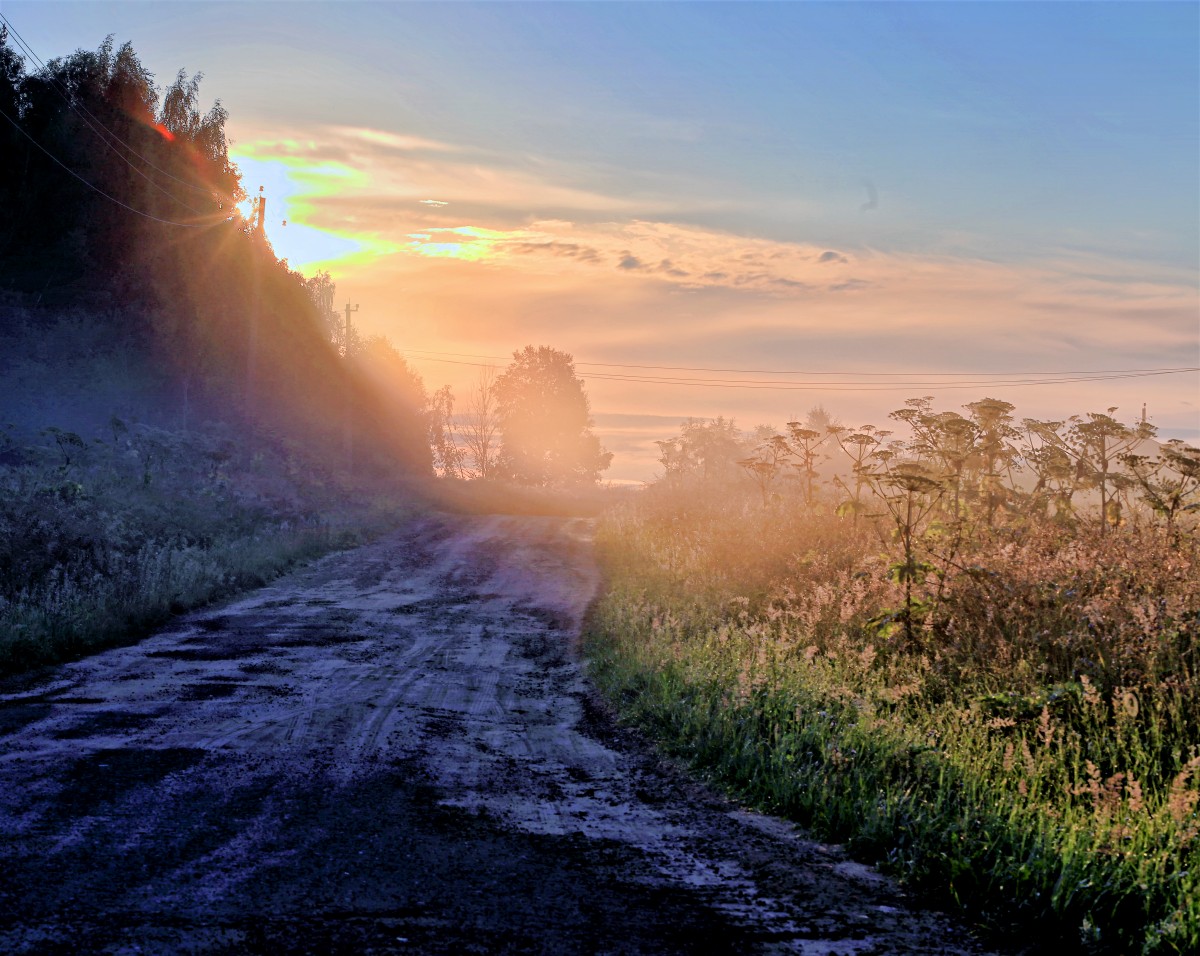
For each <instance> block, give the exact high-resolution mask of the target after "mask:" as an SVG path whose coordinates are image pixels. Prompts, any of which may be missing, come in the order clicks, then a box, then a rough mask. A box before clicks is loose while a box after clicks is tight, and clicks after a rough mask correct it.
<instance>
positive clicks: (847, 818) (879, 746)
mask: <svg viewBox="0 0 1200 956" xmlns="http://www.w3.org/2000/svg"><path fill="white" fill-rule="evenodd" d="M1143 517H1145V520H1137V516H1136V515H1134V514H1133V512H1132V511H1127V513H1126V518H1125V521H1124V524H1122V525H1121V526H1119V527H1113V526H1104V525H1101V524H1099V523H1094V524H1092V525H1088V524H1086V523H1084V522H1078V523H1075V525H1074V526H1073V527H1068V526H1066V525H1063V524H1055V523H1053V522H1041V523H1030V522H1024V521H1012V522H1010V523H1008V524H1004V523H999V522H998V523H997V526H996V527H991V526H989V524H988V523H986V522H982V521H980V522H975V523H973V524H972V523H971V522H969V521H956V522H942V523H939V522H937V521H933V522H931V523H929V524H928V525H927V526H925V527H923V528H922V529H921V533H920V536H919V542H918V544H919V552H920V554H919V557H920V562H919V567H920V573H919V574H917V573H913V572H912V571H911V568H912V567H916V566H917V565H918V563H917V562H916V561H915V559H914V560H912V561H909V562H907V563H906V562H905V560H903V558H904V555H903V553H902V549H901V548H900V545H899V544H898V542H897V541H896V540H895V539H894V536H893V535H892V534H890V528H889V526H888V525H887V524H885V523H884V522H880V521H872V520H868V519H862V520H858V521H857V522H856V521H855V520H854V519H853V518H852V517H849V516H848V517H845V518H839V517H836V516H835V515H833V514H830V513H822V512H821V509H820V508H815V509H814V508H808V509H805V508H803V507H801V506H800V505H799V504H798V503H797V502H796V501H791V502H789V501H787V500H783V499H776V500H774V501H771V502H768V503H767V504H766V505H765V506H764V505H763V504H762V503H761V496H759V495H757V494H755V493H754V491H753V489H748V490H746V491H744V492H743V493H740V494H739V493H735V492H733V491H731V490H730V489H729V488H725V489H722V490H721V491H720V493H719V494H710V495H705V494H704V493H703V492H702V491H701V490H699V489H698V488H696V487H692V488H690V489H687V491H686V493H679V492H678V491H676V490H673V489H672V488H671V487H670V485H669V484H667V483H663V484H661V485H659V486H656V487H652V488H650V489H649V490H648V492H647V493H646V494H645V495H643V496H642V497H641V498H640V499H639V500H638V501H636V502H634V503H631V504H629V505H626V506H625V507H623V508H622V509H619V510H617V511H614V512H612V513H610V514H609V515H607V516H606V517H604V518H602V519H601V523H600V526H599V532H598V541H599V546H600V548H601V554H602V557H603V561H604V565H605V568H606V572H607V581H608V587H607V591H606V593H605V594H604V595H603V596H602V598H601V600H600V601H599V602H598V603H597V605H596V606H595V608H594V609H593V613H592V616H591V620H590V624H589V629H588V637H587V639H588V647H589V652H590V656H591V659H592V667H593V672H594V675H595V676H596V678H597V679H598V681H599V682H600V684H601V686H602V687H603V688H605V689H606V690H607V691H608V692H609V693H610V694H611V695H612V696H613V698H614V699H615V701H616V702H617V704H618V707H619V708H620V709H621V710H622V711H623V713H624V714H625V715H626V716H627V717H629V718H630V719H633V720H636V721H639V722H641V723H643V724H644V725H645V726H647V727H649V728H651V729H652V730H653V731H654V733H655V734H657V735H658V737H659V739H660V740H661V741H662V742H663V744H664V745H665V746H666V747H667V748H669V749H670V750H671V751H673V752H674V753H676V754H678V755H681V756H683V757H685V758H687V759H688V760H690V761H692V762H693V763H694V764H695V765H696V766H697V767H700V768H702V769H703V770H705V771H706V772H708V773H710V774H711V775H712V776H713V777H714V778H715V779H717V780H719V781H721V782H723V783H724V784H726V785H727V786H729V787H730V788H732V789H733V790H734V791H735V792H736V793H737V794H739V795H740V796H741V797H742V798H743V799H745V800H748V801H750V802H753V803H755V804H756V805H758V806H761V807H763V808H766V809H769V810H772V811H775V812H779V813H784V814H787V815H789V816H792V817H794V818H796V819H797V820H800V821H801V822H803V823H805V824H806V825H808V826H810V827H812V828H813V829H814V830H816V831H817V832H819V833H821V834H823V835H825V836H826V837H829V838H833V839H839V840H844V841H846V842H847V843H848V844H849V846H850V847H851V848H852V849H853V850H854V851H855V852H857V853H858V854H859V855H861V856H862V857H864V858H866V859H869V860H872V861H875V862H878V863H880V864H881V865H882V866H883V867H884V868H885V869H887V870H889V871H890V872H892V873H894V874H896V875H897V876H899V877H900V878H901V879H902V880H904V881H905V882H906V883H907V884H909V885H911V886H913V887H916V888H919V889H920V890H922V891H923V892H924V893H926V894H928V895H930V896H932V897H934V898H937V899H941V900H942V901H944V902H949V903H952V904H958V905H960V906H962V907H964V908H965V909H966V910H967V911H968V912H969V913H971V914H973V915H974V917H975V918H976V919H977V920H978V922H979V923H980V924H981V925H983V926H985V927H987V928H988V929H990V930H992V931H995V932H999V933H1006V934H1017V935H1022V934H1024V935H1026V936H1028V935H1030V934H1031V933H1032V930H1033V928H1034V927H1036V933H1037V938H1039V939H1043V940H1047V941H1052V942H1055V943H1056V944H1059V945H1062V944H1069V945H1071V946H1080V947H1082V948H1084V949H1086V950H1094V951H1098V952H1197V951H1200V839H1197V837H1198V836H1200V815H1198V812H1197V808H1198V803H1200V690H1198V688H1197V683H1196V676H1197V666H1198V663H1200V661H1198V660H1197V656H1196V654H1197V652H1196V636H1197V631H1198V630H1200V562H1198V560H1197V559H1198V557H1200V555H1198V553H1197V551H1198V549H1197V543H1196V539H1195V536H1194V535H1189V534H1184V535H1180V534H1178V533H1176V531H1177V529H1170V530H1169V529H1167V528H1165V527H1164V526H1162V524H1161V522H1160V523H1158V524H1155V523H1154V522H1153V521H1151V520H1149V518H1148V517H1146V516H1143ZM905 625H911V626H905Z"/></svg>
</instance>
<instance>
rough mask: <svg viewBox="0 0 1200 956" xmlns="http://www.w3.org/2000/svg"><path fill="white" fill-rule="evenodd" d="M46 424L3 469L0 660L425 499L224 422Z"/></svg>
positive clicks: (361, 535) (94, 638)
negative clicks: (326, 465)
mask: <svg viewBox="0 0 1200 956" xmlns="http://www.w3.org/2000/svg"><path fill="white" fill-rule="evenodd" d="M64 435H66V436H68V437H66V438H64ZM41 437H42V439H43V443H42V444H33V445H27V446H24V447H22V448H19V449H18V448H16V447H15V446H13V445H12V444H11V443H10V446H9V449H8V451H9V457H10V458H14V459H16V460H17V463H16V464H10V465H9V466H7V467H4V468H2V469H0V492H2V496H0V674H3V673H13V672H17V671H21V670H25V669H28V668H31V667H35V666H40V665H46V664H53V663H57V662H60V661H64V660H68V659H73V658H77V657H79V656H81V655H84V654H87V653H90V652H92V651H95V650H98V649H100V648H103V647H107V646H112V645H115V644H122V643H129V642H131V641H134V640H137V639H138V638H139V637H141V636H143V635H144V634H146V633H147V632H148V631H149V630H151V629H152V628H154V627H155V626H158V625H160V624H162V623H163V622H164V621H166V620H168V619H169V618H170V617H171V616H172V615H174V614H177V613H180V612H182V611H186V610H189V609H192V608H196V607H199V606H202V605H204V604H207V603H210V602H212V601H214V600H218V599H221V598H225V597H228V596H230V595H232V594H236V593H238V592H240V591H244V590H248V589H251V588H255V587H259V586H261V585H263V584H265V583H267V582H268V581H270V580H271V579H272V578H274V577H276V576H278V575H279V574H282V573H284V572H285V571H287V570H288V569H289V568H291V567H294V566H295V565H296V564H297V563H299V562H303V561H307V560H310V559H312V558H314V557H317V556H319V555H322V554H325V553H328V552H330V551H333V550H337V549H340V548H346V547H351V546H353V545H355V544H359V543H362V542H363V541H365V540H368V539H369V538H370V537H372V536H374V535H376V534H378V533H380V532H381V531H384V530H387V529H388V528H390V527H394V526H396V524H397V523H398V521H399V520H400V519H401V518H402V517H403V516H404V515H406V514H410V513H412V512H413V511H414V510H416V509H417V508H419V507H421V505H420V503H419V502H418V501H416V500H415V499H413V498H411V497H408V496H406V495H405V494H404V493H403V492H402V490H401V488H400V487H399V486H397V487H396V488H394V489H392V490H390V491H389V492H387V493H385V494H382V495H381V493H380V491H379V490H378V489H374V488H370V487H356V486H354V485H353V484H352V483H351V482H349V481H348V480H347V479H346V478H345V476H341V477H339V476H336V475H332V474H326V473H322V471H321V470H320V469H319V468H317V467H315V466H313V465H312V464H311V463H305V462H303V461H302V460H301V459H299V458H298V457H296V456H295V455H289V454H288V453H287V452H286V450H285V449H281V448H272V447H264V446H259V447H253V448H248V447H245V446H244V443H239V442H237V441H235V440H233V439H232V438H230V437H229V436H228V435H226V434H224V433H223V432H222V431H220V430H217V429H210V430H208V431H206V432H192V433H172V432H166V431H163V430H159V429H149V428H132V429H130V428H127V427H126V426H124V425H123V423H117V425H116V426H114V432H113V434H112V435H111V436H110V437H109V438H108V439H107V440H106V439H97V440H93V441H91V442H84V441H83V440H82V439H80V438H79V436H76V435H72V434H71V433H63V432H58V431H56V430H53V429H49V430H47V431H46V432H44V433H43V434H42V436H41Z"/></svg>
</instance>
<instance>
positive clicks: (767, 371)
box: [404, 349, 1200, 385]
mask: <svg viewBox="0 0 1200 956" xmlns="http://www.w3.org/2000/svg"><path fill="white" fill-rule="evenodd" d="M404 351H406V353H407V354H412V355H413V356H414V357H416V359H419V360H424V361H446V362H449V361H450V359H449V357H448V359H432V357H424V356H454V357H457V359H494V360H497V361H512V356H511V355H478V354H472V353H462V351H434V350H432V349H404ZM458 363H460V365H484V363H481V362H458ZM575 365H576V366H586V367H589V368H636V369H654V371H664V372H714V373H722V372H724V373H734V374H744V375H754V374H761V375H809V377H817V375H821V377H824V375H845V377H859V378H901V377H902V378H905V379H916V380H917V384H920V381H922V380H924V379H934V378H964V377H967V375H971V377H973V378H972V379H971V381H972V384H983V385H986V384H995V385H1001V384H1006V383H1003V381H994V379H1012V378H1019V377H1042V378H1027V379H1026V380H1022V381H1021V383H1019V384H1039V383H1042V381H1048V383H1055V381H1057V380H1060V379H1067V380H1082V381H1090V380H1103V379H1100V378H1093V377H1112V378H1139V377H1145V375H1168V374H1178V373H1183V372H1196V371H1200V369H1198V368H1192V367H1180V366H1176V367H1163V368H1096V369H1080V371H1061V369H1058V371H1039V372H1030V371H1026V372H925V371H922V372H863V371H857V372H847V371H835V372H818V371H812V369H805V371H782V369H778V368H774V369H773V368H712V367H707V366H680V365H630V363H622V362H586V361H576V362H575ZM600 374H602V373H596V374H594V375H592V377H593V378H598V377H599V375H600ZM647 378H652V379H664V380H665V379H666V378H668V377H647ZM688 380H694V381H714V383H724V381H728V383H731V384H748V385H750V384H756V385H770V384H779V385H792V384H797V383H786V381H785V383H763V381H760V383H740V381H739V380H737V379H733V380H730V379H688ZM830 384H838V383H830ZM840 384H881V385H882V384H887V383H882V381H881V383H840ZM898 384H904V383H898ZM932 384H934V385H937V384H940V383H932Z"/></svg>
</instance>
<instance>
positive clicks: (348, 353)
mask: <svg viewBox="0 0 1200 956" xmlns="http://www.w3.org/2000/svg"><path fill="white" fill-rule="evenodd" d="M357 311H358V306H357V305H356V306H354V308H350V303H349V302H347V303H346V343H345V345H346V347H345V355H346V358H349V357H350V313H351V312H357Z"/></svg>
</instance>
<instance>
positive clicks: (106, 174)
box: [0, 27, 431, 476]
mask: <svg viewBox="0 0 1200 956" xmlns="http://www.w3.org/2000/svg"><path fill="white" fill-rule="evenodd" d="M199 80H200V76H199V74H197V75H196V76H193V77H190V78H189V77H188V76H187V75H186V74H185V73H184V72H182V71H181V72H180V73H179V75H178V76H177V77H176V78H175V79H174V80H173V81H172V82H171V83H170V84H169V85H167V86H166V88H165V89H163V90H161V92H160V91H159V90H158V89H157V88H156V87H155V84H154V77H153V76H152V75H151V74H150V73H149V72H148V71H147V70H146V69H145V67H143V66H142V64H141V63H140V62H139V60H138V57H137V55H136V53H135V52H134V50H133V48H132V47H131V46H130V45H129V44H125V45H123V46H121V47H120V48H115V47H114V44H113V42H112V39H111V37H110V38H109V39H107V40H105V42H104V43H103V44H102V45H101V46H100V48H99V49H98V50H96V51H95V52H87V51H82V50H80V51H77V52H75V53H73V54H71V55H70V56H68V57H63V58H60V59H55V60H51V61H50V62H49V63H47V64H45V66H44V67H39V68H37V69H33V68H32V66H31V64H30V63H29V62H28V60H27V58H25V57H23V56H22V55H20V51H19V47H18V44H17V43H16V42H15V41H14V39H13V38H12V37H10V36H9V35H8V33H7V30H5V29H4V28H2V27H0V113H3V116H0V209H2V210H3V215H0V337H3V338H4V339H7V340H8V343H9V347H8V348H6V349H4V351H5V352H7V353H8V355H7V357H6V358H0V376H3V377H5V378H9V377H11V376H13V375H15V374H16V373H17V371H18V369H17V368H16V366H15V365H14V364H13V363H15V362H19V361H26V360H28V352H29V350H30V345H29V343H35V344H36V343H37V341H38V337H39V330H40V329H43V328H44V330H45V333H46V335H47V336H48V338H50V339H55V338H56V337H57V338H59V339H60V340H61V333H62V329H63V316H65V315H73V316H75V317H76V319H75V320H76V321H78V320H79V318H80V317H81V316H82V317H83V319H84V321H85V322H86V325H87V327H88V336H87V338H88V339H89V341H92V342H96V343H102V344H103V347H104V348H105V349H107V350H108V351H110V352H111V351H113V350H114V349H116V350H119V351H120V353H121V354H122V356H123V358H124V359H125V360H127V361H129V362H132V363H133V365H134V367H136V368H138V369H140V370H142V371H144V370H145V369H146V368H150V369H153V370H155V372H156V373H158V377H159V378H160V381H161V388H160V393H159V394H158V395H157V396H156V399H155V403H154V405H153V407H152V409H148V410H147V414H150V413H151V411H152V412H153V413H154V414H156V415H157V416H158V417H160V418H161V417H162V416H163V415H165V414H169V416H170V418H171V421H172V424H180V425H182V426H183V427H188V426H189V424H191V423H194V422H197V421H199V420H200V419H201V418H204V419H208V420H212V419H220V420H222V421H227V422H234V423H237V424H238V425H239V426H241V427H243V428H244V429H246V434H247V435H250V434H254V435H261V436H266V435H270V436H273V437H274V438H276V439H278V440H281V441H286V442H288V443H289V444H292V445H295V446H298V447H302V448H303V449H305V451H306V453H308V454H312V455H316V456H320V457H321V458H323V459H325V460H337V461H338V462H344V463H346V464H347V465H350V464H351V463H352V465H353V470H355V471H356V472H358V473H359V475H360V476H365V475H367V474H371V473H375V474H379V475H385V474H391V473H394V472H395V471H396V470H397V469H400V470H404V471H408V472H414V471H415V472H418V473H429V472H430V469H431V465H430V451H429V444H428V438H427V427H426V418H425V413H424V404H425V394H424V389H423V387H422V386H421V383H420V380H419V379H418V378H416V376H414V375H412V374H411V372H410V371H409V370H408V369H407V367H406V366H404V363H403V359H401V358H400V356H399V355H398V354H396V353H395V352H394V350H390V349H386V348H384V349H376V350H375V353H376V354H375V356H374V359H369V360H368V359H361V360H359V361H357V362H353V363H351V362H347V361H346V360H345V359H344V358H343V357H342V356H341V355H339V353H338V350H337V349H336V348H335V347H334V346H333V345H332V344H331V342H330V336H329V332H328V326H327V324H326V319H327V317H326V316H324V315H322V314H321V310H320V309H319V308H318V307H317V306H315V305H314V303H313V301H312V298H311V297H310V295H309V294H308V293H307V291H306V289H305V284H304V279H303V277H302V276H300V275H299V274H298V273H296V272H293V271H291V270H289V268H288V266H287V264H286V262H282V261H280V260H278V259H277V258H276V257H275V255H274V253H273V251H272V250H271V248H270V246H269V244H268V243H267V242H266V240H265V239H264V238H262V237H261V236H258V235H256V234H255V231H254V229H253V228H252V224H251V223H247V222H246V221H245V220H244V219H243V218H242V216H241V215H240V214H239V213H238V212H237V210H236V208H235V204H236V203H237V202H239V201H241V200H242V199H244V198H245V194H244V192H243V190H242V186H241V183H240V180H239V175H238V171H237V169H236V167H235V166H234V164H233V163H232V162H231V161H230V158H229V153H228V143H227V140H226V136H225V122H226V118H227V114H226V111H225V109H224V107H223V106H222V105H221V104H220V102H219V101H218V102H217V103H215V104H214V105H213V106H211V108H209V109H208V110H207V111H202V110H201V108H200V106H199ZM14 342H21V343H25V344H24V346H23V347H22V348H21V349H20V350H19V351H20V353H21V354H17V352H18V350H16V349H14V348H13V347H12V344H13V343H14ZM66 344H67V345H68V346H70V345H71V343H66ZM51 358H52V357H51ZM371 362H373V363H374V364H376V365H378V364H380V363H382V364H383V365H386V366H390V367H389V369H387V370H383V371H382V374H374V375H368V374H364V369H363V364H364V363H367V364H370V363H371ZM108 364H109V365H110V366H111V365H112V364H113V363H111V362H110V363H108ZM401 366H404V367H401ZM47 367H48V368H52V367H53V362H52V361H50V362H49V363H48V364H47ZM380 371H381V370H379V369H376V372H380ZM389 373H390V374H389ZM401 373H403V374H401ZM381 381H383V382H392V383H399V386H400V387H389V388H387V389H386V390H385V389H383V388H381V387H380V385H379V382H381ZM48 384H50V383H48ZM96 384H97V386H101V385H103V384H104V383H99V382H98V383H96ZM385 391H386V394H385ZM96 411H97V412H98V413H100V412H107V409H105V410H101V409H97V410H96ZM17 424H18V425H21V424H25V423H21V422H18V423H17ZM28 424H29V425H31V426H34V427H41V426H44V425H47V424H56V423H55V422H50V421H46V422H29V423H28Z"/></svg>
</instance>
